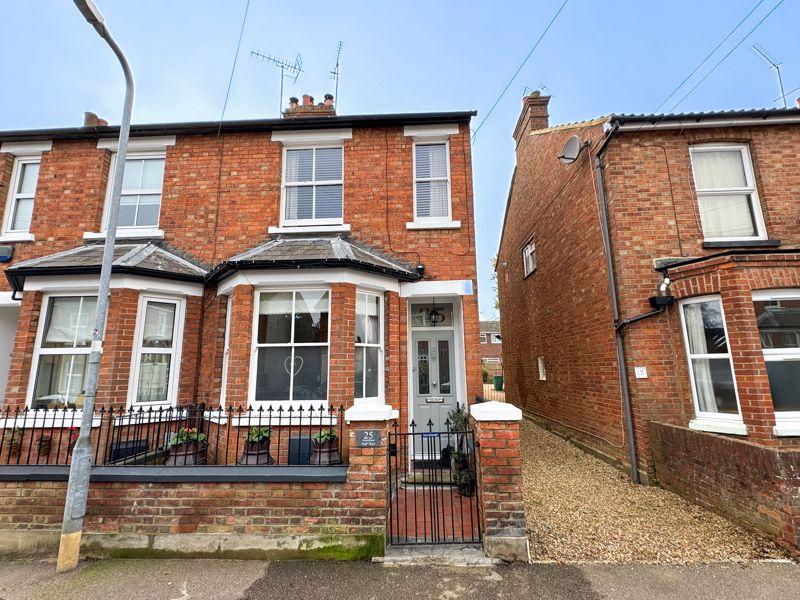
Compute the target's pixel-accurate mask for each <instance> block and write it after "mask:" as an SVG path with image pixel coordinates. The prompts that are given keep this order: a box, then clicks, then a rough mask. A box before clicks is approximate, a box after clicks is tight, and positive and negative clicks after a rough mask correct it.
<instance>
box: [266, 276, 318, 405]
mask: <svg viewBox="0 0 800 600" xmlns="http://www.w3.org/2000/svg"><path fill="white" fill-rule="evenodd" d="M256 299H257V304H258V307H257V309H258V312H257V319H256V331H255V332H254V334H255V335H254V336H253V337H254V346H255V348H254V349H255V352H254V361H255V365H254V368H253V370H254V372H255V388H254V396H253V399H254V401H255V402H281V401H294V400H298V401H326V400H327V399H328V344H329V342H328V340H329V313H330V293H329V292H328V291H327V290H291V291H268V292H266V291H265V292H260V293H258V294H257V296H256ZM315 408H316V405H315Z"/></svg>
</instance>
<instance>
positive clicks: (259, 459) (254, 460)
mask: <svg viewBox="0 0 800 600" xmlns="http://www.w3.org/2000/svg"><path fill="white" fill-rule="evenodd" d="M269 441H270V440H269V438H267V439H265V440H260V441H258V442H245V446H244V452H243V453H242V455H241V456H240V457H239V460H238V461H236V462H237V463H238V464H240V465H272V464H275V459H274V458H272V455H271V454H270V453H269Z"/></svg>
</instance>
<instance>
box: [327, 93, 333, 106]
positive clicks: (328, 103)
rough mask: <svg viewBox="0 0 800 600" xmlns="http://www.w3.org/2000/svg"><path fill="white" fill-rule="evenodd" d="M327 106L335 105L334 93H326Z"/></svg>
mask: <svg viewBox="0 0 800 600" xmlns="http://www.w3.org/2000/svg"><path fill="white" fill-rule="evenodd" d="M325 106H333V94H325Z"/></svg>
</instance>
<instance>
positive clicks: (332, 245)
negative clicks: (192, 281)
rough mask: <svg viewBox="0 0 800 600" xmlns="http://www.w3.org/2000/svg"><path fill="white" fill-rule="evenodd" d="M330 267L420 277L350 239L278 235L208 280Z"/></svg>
mask: <svg viewBox="0 0 800 600" xmlns="http://www.w3.org/2000/svg"><path fill="white" fill-rule="evenodd" d="M331 267H347V268H352V269H357V270H361V271H369V272H373V273H380V274H383V275H389V276H391V277H395V278H397V279H400V280H404V281H415V280H417V279H419V277H420V276H419V274H418V273H417V271H416V269H415V267H413V266H412V265H410V264H408V263H406V262H404V261H402V260H399V259H397V258H395V257H392V256H388V255H386V254H384V253H382V252H380V251H379V250H376V249H374V248H372V247H370V246H368V245H366V244H364V243H362V242H359V241H357V240H354V239H351V238H349V237H342V236H336V235H329V236H326V235H308V236H306V235H279V236H273V237H271V238H270V239H268V240H267V241H266V242H264V243H263V244H259V245H258V246H256V247H255V248H251V249H250V250H247V251H246V252H242V253H241V254H237V255H236V256H233V257H231V258H229V259H228V260H226V261H224V262H223V263H222V264H220V265H218V266H217V267H216V268H215V269H214V270H213V271H212V272H211V273H210V274H209V280H210V281H212V282H215V281H219V280H221V279H224V278H225V277H228V276H229V275H231V274H232V273H233V272H234V271H238V270H242V269H297V268H331Z"/></svg>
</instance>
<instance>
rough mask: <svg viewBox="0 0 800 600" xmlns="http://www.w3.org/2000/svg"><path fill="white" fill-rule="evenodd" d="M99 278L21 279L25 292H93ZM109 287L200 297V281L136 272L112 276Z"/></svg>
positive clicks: (84, 276)
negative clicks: (178, 279)
mask: <svg viewBox="0 0 800 600" xmlns="http://www.w3.org/2000/svg"><path fill="white" fill-rule="evenodd" d="M98 283H99V278H98V277H97V276H95V275H78V276H46V277H35V276H29V277H26V278H25V287H24V288H23V289H24V291H26V292H83V291H86V292H96V291H97V288H98V287H99V285H98ZM111 289H114V290H118V289H126V290H139V291H142V292H150V293H156V294H159V293H160V294H176V295H179V296H202V295H203V284H202V283H192V282H188V281H176V280H172V279H160V278H158V277H142V276H140V275H114V276H112V277H111Z"/></svg>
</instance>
